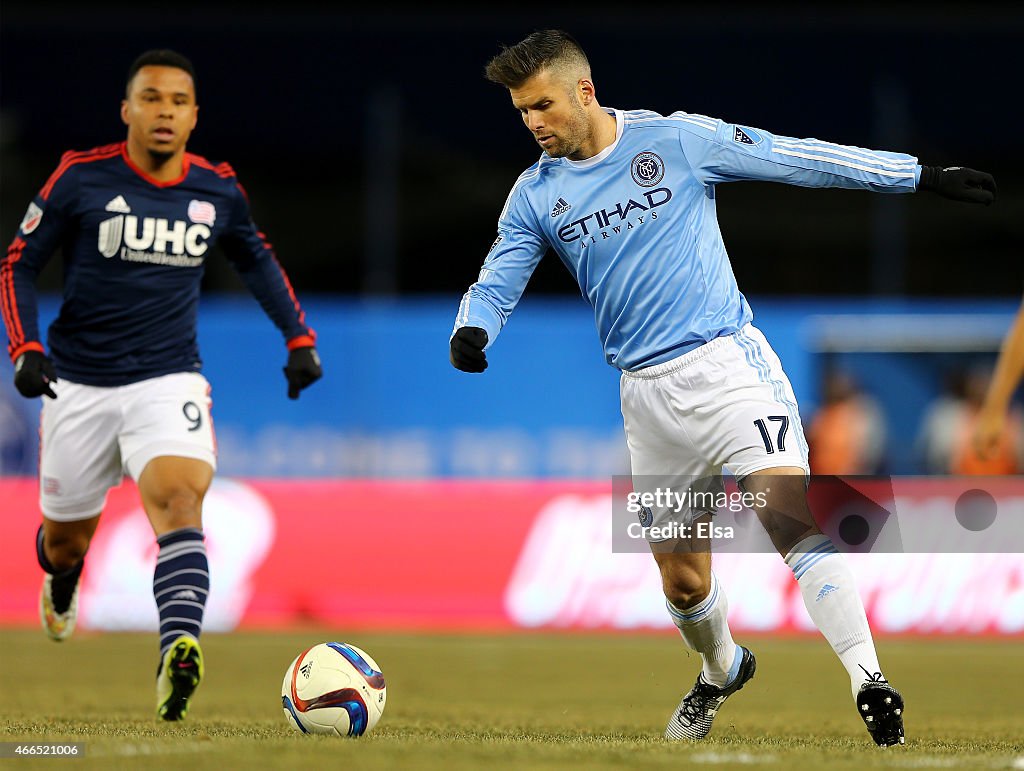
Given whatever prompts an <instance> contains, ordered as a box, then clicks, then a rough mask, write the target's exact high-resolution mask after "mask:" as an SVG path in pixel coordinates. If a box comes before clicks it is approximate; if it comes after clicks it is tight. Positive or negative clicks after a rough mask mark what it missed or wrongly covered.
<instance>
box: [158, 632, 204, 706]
mask: <svg viewBox="0 0 1024 771" xmlns="http://www.w3.org/2000/svg"><path fill="white" fill-rule="evenodd" d="M202 679H203V651H202V649H201V648H200V647H199V643H198V642H197V641H196V640H195V639H193V638H192V637H189V636H188V635H182V636H181V637H179V638H178V639H177V640H175V641H174V642H173V643H171V647H170V648H168V650H167V653H165V654H164V657H163V659H162V660H161V662H160V669H159V670H158V671H157V674H156V714H157V716H158V717H159V718H160V719H161V720H181V719H182V718H183V717H185V714H186V713H187V712H188V700H189V698H190V697H191V696H192V694H193V693H194V692H195V690H196V688H197V687H199V683H200V681H202Z"/></svg>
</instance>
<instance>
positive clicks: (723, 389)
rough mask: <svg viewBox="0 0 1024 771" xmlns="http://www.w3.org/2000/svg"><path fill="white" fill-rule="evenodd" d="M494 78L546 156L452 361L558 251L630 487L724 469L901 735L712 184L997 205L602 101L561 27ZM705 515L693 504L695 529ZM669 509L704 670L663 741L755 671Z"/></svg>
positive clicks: (818, 144) (668, 585)
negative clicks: (815, 497) (600, 369)
mask: <svg viewBox="0 0 1024 771" xmlns="http://www.w3.org/2000/svg"><path fill="white" fill-rule="evenodd" d="M487 77H488V79H490V80H491V81H493V82H495V83H498V84H501V85H503V86H505V87H506V88H508V90H509V92H510V94H511V97H512V104H513V106H514V107H515V108H516V110H518V111H519V114H520V116H521V118H522V120H523V123H524V124H525V125H526V127H527V129H529V131H530V133H531V134H533V136H534V138H535V140H536V141H537V143H538V144H539V145H540V146H541V148H542V149H543V151H544V152H543V154H542V155H541V157H540V160H538V161H537V163H535V164H534V165H533V166H531V167H530V168H529V169H527V170H526V171H525V172H523V174H522V175H520V177H519V179H518V180H517V181H516V183H515V185H513V187H512V191H511V192H510V193H509V196H508V200H507V201H506V203H505V206H504V208H503V210H502V212H501V216H500V218H499V220H498V237H497V239H496V240H495V241H494V244H493V246H492V247H491V250H490V252H489V254H488V255H487V258H486V260H485V262H484V265H483V269H482V270H481V271H480V276H479V279H478V280H477V282H476V283H475V284H473V285H472V286H471V287H470V289H469V291H468V292H467V293H466V295H465V296H464V297H463V299H462V303H461V305H460V307H459V312H458V317H457V319H456V322H455V330H454V332H453V334H452V338H451V353H450V356H451V362H452V364H453V365H454V366H455V367H456V368H458V369H460V370H463V371H466V372H482V371H483V370H484V369H486V367H487V358H486V353H485V349H486V348H488V347H489V346H490V345H492V344H493V343H494V340H495V338H496V337H497V336H498V333H499V332H500V331H501V328H502V327H503V326H504V324H505V322H506V321H507V320H508V317H509V314H511V312H512V310H513V308H515V305H516V303H517V302H518V301H519V298H520V296H521V295H522V293H523V290H524V288H525V286H526V282H527V281H528V280H529V278H530V275H531V274H532V272H533V270H534V268H535V267H536V265H537V263H538V262H539V261H540V259H541V257H542V256H543V255H544V253H545V252H546V251H547V250H548V249H552V250H553V251H554V252H555V253H556V254H558V256H559V257H560V258H561V260H562V262H563V263H565V265H566V267H567V268H568V269H569V270H570V271H571V272H572V274H573V275H574V276H575V277H576V280H577V281H578V282H579V285H580V289H581V290H582V292H583V295H584V297H585V298H586V299H587V300H588V302H589V303H590V304H591V306H592V307H593V309H594V315H595V318H596V322H597V328H598V333H599V334H600V336H601V341H602V344H603V346H604V353H605V358H606V359H607V361H608V363H609V364H611V365H612V366H613V367H616V368H617V369H619V370H621V372H622V380H621V400H622V415H623V420H624V424H625V431H626V441H627V444H628V446H629V452H630V461H631V467H632V473H633V479H634V486H637V485H640V486H643V484H645V482H644V481H643V480H650V479H653V478H663V477H666V476H668V477H686V478H692V479H697V480H710V482H708V483H707V484H709V485H710V487H709V488H708V489H714V488H715V487H716V486H717V489H719V490H720V489H721V483H722V482H721V472H722V469H723V468H725V469H726V470H728V471H729V472H731V473H732V474H733V475H734V476H735V477H736V479H737V480H738V481H739V483H740V484H741V486H742V487H743V489H744V490H745V491H746V492H747V493H749V494H750V495H751V498H752V499H753V500H754V501H756V502H758V503H755V506H754V509H755V511H756V512H757V514H758V517H759V519H760V520H761V522H762V524H763V525H764V526H765V528H766V529H767V531H768V534H769V536H770V537H771V539H772V543H773V544H774V546H775V548H776V549H778V551H779V553H780V554H781V555H782V556H783V557H784V558H785V561H786V564H787V565H789V566H790V567H791V568H792V569H793V572H794V576H795V577H796V579H797V581H798V583H799V586H800V590H801V594H802V596H803V598H804V604H805V606H806V608H807V611H808V613H809V615H810V617H811V619H812V620H813V621H814V623H815V624H816V625H817V627H818V629H820V630H821V632H822V634H823V635H824V636H825V638H826V639H827V640H828V642H829V643H830V644H831V646H832V648H833V650H834V651H835V652H836V654H837V655H838V656H839V659H840V661H841V662H842V664H843V666H844V667H845V668H846V670H847V672H848V673H849V675H850V683H851V690H852V693H853V697H854V700H855V702H856V704H857V709H858V713H859V714H860V715H861V717H862V718H863V720H864V722H865V724H866V726H867V728H868V731H869V732H870V734H871V736H872V738H873V739H874V740H875V742H876V743H878V744H879V745H883V746H888V745H892V744H902V743H903V741H904V738H903V718H902V711H903V699H902V697H901V696H900V694H899V693H898V692H897V691H896V689H895V688H893V687H892V686H891V685H890V684H889V683H888V682H887V681H886V679H885V678H884V677H883V675H882V673H881V667H880V666H879V664H878V658H877V656H876V653H875V646H874V642H873V640H872V637H871V630H870V628H869V627H868V622H867V617H866V615H865V612H864V606H863V603H862V602H861V599H860V597H859V595H858V593H857V590H856V588H855V586H854V579H853V575H852V573H851V571H850V569H849V567H848V566H847V564H846V561H845V559H844V558H843V556H842V555H841V554H840V553H839V552H838V551H837V550H836V548H835V546H834V545H833V543H832V542H831V540H830V539H829V538H828V537H827V536H825V535H823V534H822V533H821V531H820V530H819V529H818V527H817V526H816V525H815V524H814V519H813V517H812V516H811V513H810V511H809V509H808V506H807V499H806V479H807V476H808V474H809V473H810V470H809V467H808V463H807V445H806V442H805V441H804V436H803V429H802V427H801V424H800V416H799V413H798V411H797V405H796V400H795V398H794V396H793V389H792V388H791V386H790V383H789V380H788V379H787V377H786V374H785V373H784V372H783V370H782V366H781V364H780V363H779V360H778V357H777V356H776V355H775V353H774V352H773V351H772V349H771V346H770V345H769V344H768V342H767V340H765V338H764V336H763V335H762V334H761V333H760V331H758V330H757V328H755V327H754V326H753V325H752V324H751V321H752V319H753V314H752V313H751V310H750V307H749V305H748V304H747V301H746V300H745V299H744V297H743V295H742V294H741V293H740V291H739V289H738V288H737V286H736V279H735V277H734V276H733V272H732V268H731V266H730V264H729V259H728V255H727V253H726V250H725V245H724V244H723V242H722V234H721V232H720V230H719V227H718V220H717V215H716V210H715V207H716V202H715V190H716V186H717V185H718V184H719V183H722V182H731V181H736V180H761V181H769V182H785V183H789V184H793V185H801V186H804V187H845V188H861V189H865V190H873V191H876V192H881V193H912V192H915V191H917V190H932V191H934V192H937V193H939V194H941V195H944V196H946V197H948V198H953V199H957V200H962V201H970V202H976V203H991V202H992V200H993V199H994V194H995V183H994V181H993V180H992V178H991V176H989V175H988V174H984V173H981V172H977V171H973V170H971V169H966V168H960V167H954V168H946V169H943V168H938V167H929V166H924V167H922V166H920V165H919V164H918V163H917V159H916V158H914V157H912V156H909V155H903V154H902V153H892V152H876V151H872V150H865V149H862V148H858V147H847V146H843V145H836V144H832V143H829V142H822V141H819V140H817V139H793V138H789V137H782V136H777V135H773V134H771V133H769V132H767V131H763V130H761V129H754V128H751V127H748V126H741V125H735V124H730V123H725V122H723V121H721V120H718V119H715V118H709V117H706V116H703V115H694V114H689V113H685V112H676V113H672V114H671V115H668V116H662V115H659V114H658V113H655V112H651V111H649V110H614V109H608V108H604V107H602V106H601V105H600V104H598V101H597V95H596V91H595V87H594V81H593V79H592V76H591V72H590V65H589V62H588V61H587V57H586V55H585V54H584V52H583V50H582V49H581V48H580V46H579V45H578V44H577V43H576V41H574V40H573V39H572V38H571V37H570V36H568V35H567V34H565V33H564V32H561V31H558V30H545V31H540V32H535V33H533V34H532V35H530V36H529V37H527V38H526V39H524V40H523V41H521V42H520V43H518V44H516V45H514V46H511V47H507V48H504V49H503V50H502V51H501V52H500V53H499V54H498V55H497V56H495V57H494V58H493V59H492V60H491V61H490V63H489V64H488V65H487ZM762 501H763V504H761V503H760V502H762ZM711 513H713V512H710V511H708V510H707V509H704V510H700V509H698V510H691V511H688V512H686V515H687V523H690V524H692V522H693V521H695V520H697V519H701V520H702V521H703V520H704V519H705V518H707V517H708V516H710V515H711ZM671 514H672V512H671V511H669V510H668V509H667V508H665V509H661V510H652V509H647V510H645V511H644V518H645V520H646V521H644V522H643V524H644V525H645V526H646V532H648V533H651V534H652V535H650V536H649V537H648V540H649V541H650V542H651V549H652V552H653V553H654V558H655V560H656V561H657V564H658V567H659V569H660V571H661V576H662V582H663V586H664V592H665V596H666V604H667V608H668V612H669V614H670V615H671V617H672V620H673V622H674V623H675V625H676V626H677V627H678V628H679V631H680V634H681V635H682V638H683V640H684V641H685V642H686V644H687V645H688V646H689V647H690V648H692V649H693V650H696V651H698V652H699V653H700V654H701V655H702V658H703V668H702V670H701V672H700V674H699V675H698V677H697V682H696V684H695V685H694V687H693V688H692V689H691V690H690V691H689V692H688V693H687V694H686V695H685V696H684V697H683V699H682V702H681V703H680V705H679V707H678V708H677V709H676V710H675V712H673V714H672V716H671V718H670V720H669V723H668V726H667V728H666V730H665V736H666V738H669V739H702V738H704V737H705V736H706V735H707V734H708V732H709V731H710V729H711V724H712V721H713V719H714V716H715V714H716V713H717V711H718V709H719V707H720V706H721V705H722V703H723V702H724V701H725V700H726V698H728V697H729V696H730V695H731V694H733V693H735V692H736V691H737V690H739V689H740V688H741V687H742V686H743V685H744V683H746V682H747V681H748V680H750V678H751V677H753V675H754V669H755V660H754V655H753V654H752V653H751V652H750V651H749V650H748V649H747V648H744V647H741V646H739V645H737V644H736V643H735V642H734V641H733V638H732V635H731V633H730V631H729V625H728V621H727V612H728V605H727V601H726V595H725V589H724V588H723V587H722V586H721V585H720V584H719V583H718V581H717V579H716V578H715V575H714V573H713V571H712V570H711V556H710V553H709V551H708V550H706V549H696V550H692V549H691V550H687V549H686V548H685V546H686V545H685V544H681V543H679V542H678V541H673V540H668V539H658V538H655V537H653V536H654V534H656V532H657V529H658V528H657V526H658V525H659V524H668V518H669V516H670V515H671ZM677 524H679V523H678V522H677Z"/></svg>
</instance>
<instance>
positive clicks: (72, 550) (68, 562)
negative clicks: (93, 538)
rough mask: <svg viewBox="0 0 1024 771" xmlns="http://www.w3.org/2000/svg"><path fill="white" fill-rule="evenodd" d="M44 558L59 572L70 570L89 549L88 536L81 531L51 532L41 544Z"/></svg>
mask: <svg viewBox="0 0 1024 771" xmlns="http://www.w3.org/2000/svg"><path fill="white" fill-rule="evenodd" d="M43 547H44V549H45V550H46V559H48V560H49V561H50V564H51V565H53V567H54V569H55V570H57V572H59V573H63V572H64V571H65V570H70V569H71V568H73V567H74V566H75V565H77V564H78V563H79V562H81V561H82V558H83V557H85V553H86V552H87V551H89V537H88V536H87V535H84V534H82V533H68V534H51V535H49V536H47V538H46V540H45V541H44V544H43Z"/></svg>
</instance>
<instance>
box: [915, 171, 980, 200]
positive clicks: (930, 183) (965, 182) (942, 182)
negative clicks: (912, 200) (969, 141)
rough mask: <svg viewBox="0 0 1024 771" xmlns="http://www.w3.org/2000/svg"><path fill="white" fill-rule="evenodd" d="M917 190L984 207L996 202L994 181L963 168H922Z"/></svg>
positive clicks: (978, 172) (977, 172)
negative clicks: (983, 205) (979, 204)
mask: <svg viewBox="0 0 1024 771" xmlns="http://www.w3.org/2000/svg"><path fill="white" fill-rule="evenodd" d="M917 189H918V190H930V191H931V192H933V193H938V194H939V195H941V196H942V197H943V198H950V199H952V200H954V201H965V202H967V203H983V204H985V205H986V206H988V205H989V204H991V203H992V202H993V201H995V200H996V181H995V179H993V178H992V175H991V174H987V173H985V172H984V171H975V170H974V169H968V168H967V167H965V166H947V167H946V168H942V167H941V166H922V167H921V179H920V180H919V181H918V183H917Z"/></svg>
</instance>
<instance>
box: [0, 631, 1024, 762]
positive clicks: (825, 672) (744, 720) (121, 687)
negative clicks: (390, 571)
mask: <svg viewBox="0 0 1024 771" xmlns="http://www.w3.org/2000/svg"><path fill="white" fill-rule="evenodd" d="M330 640H343V641H347V642H351V643H353V644H355V645H358V646H360V647H362V648H363V649H364V650H366V651H367V652H368V653H370V655H371V656H373V657H374V658H375V659H376V660H377V662H378V664H380V666H381V668H382V669H383V671H384V675H385V678H386V679H387V684H388V704H387V709H386V710H385V712H384V717H383V718H382V720H381V722H380V724H379V725H378V726H377V728H376V729H375V730H374V731H373V732H372V733H371V734H368V735H367V736H365V737H363V738H361V739H356V740H347V739H334V738H329V737H316V736H312V737H311V736H303V735H301V734H299V733H297V732H294V731H293V730H292V729H291V728H289V727H288V725H287V724H286V723H285V719H284V717H283V714H282V711H281V702H280V696H279V694H280V686H281V679H282V677H283V675H284V670H285V668H286V667H287V666H288V664H289V662H290V661H291V660H292V658H294V656H296V655H297V654H298V653H299V652H300V651H302V650H303V649H304V648H306V647H308V646H309V645H311V644H313V643H316V642H325V641H330ZM740 641H741V642H743V643H744V644H747V645H748V646H749V647H751V648H752V649H753V650H754V652H755V653H756V655H757V658H758V668H757V675H756V676H755V677H754V679H753V680H752V681H751V682H750V683H749V684H748V685H747V686H746V687H745V688H744V689H743V690H742V691H740V692H739V693H738V694H736V695H735V696H733V697H732V698H731V699H730V701H729V702H728V703H727V704H726V705H725V707H723V709H722V711H721V712H720V713H719V716H718V718H717V720H716V723H715V727H714V729H713V730H712V733H711V736H710V737H709V738H708V739H707V740H705V741H703V742H700V743H692V744H691V743H687V744H670V743H667V742H665V741H663V740H662V739H661V732H662V730H663V728H664V725H665V721H666V719H667V717H668V715H669V714H670V713H671V711H672V709H673V708H674V707H675V706H676V704H677V703H678V700H679V698H680V696H681V694H682V693H683V692H684V691H685V690H687V689H689V687H690V685H691V684H692V682H693V679H694V677H695V676H696V673H697V669H698V666H699V664H698V662H699V659H698V657H697V656H696V655H687V653H686V651H685V649H684V648H683V645H682V642H681V641H680V640H679V639H678V638H677V637H674V636H673V635H669V634H664V635H662V634H644V635H621V634H575V633H566V634H540V633H518V634H503V635H450V636H449V635H444V636H442V635H418V634H409V633H402V634H368V633H363V632H358V633H357V632H346V631H344V630H323V629H320V630H310V631H308V632H305V633H298V634H296V633H288V634H276V633H275V634H271V633H251V632H247V633H237V634H230V635H215V634H210V635H207V636H206V637H204V639H203V649H204V652H205V655H206V679H205V681H204V682H203V684H202V686H201V687H200V689H199V691H197V693H196V696H195V697H194V699H193V704H192V708H191V710H190V713H189V716H188V719H187V720H186V721H185V722H183V723H180V724H169V725H164V724H158V723H157V722H156V721H155V719H154V718H153V717H152V715H153V701H154V688H153V677H154V672H155V668H156V655H155V652H154V648H155V646H156V638H155V635H137V634H95V633H94V634H83V633H78V634H76V636H75V638H73V639H72V640H70V641H68V642H66V643H60V644H58V643H51V642H50V641H48V640H47V639H45V638H44V636H43V634H42V632H41V631H34V630H9V629H7V630H0V651H2V653H0V657H2V666H0V694H2V698H0V725H2V726H3V729H2V731H0V741H15V740H18V741H21V740H26V741H33V742H42V741H50V742H54V741H80V742H85V744H86V749H85V752H86V755H85V757H84V758H80V759H75V760H71V759H61V760H56V759H54V760H49V761H39V760H4V761H0V763H2V764H4V765H5V766H6V765H11V766H12V767H16V765H17V764H25V765H35V764H37V763H40V762H42V763H45V764H46V765H48V766H55V765H57V766H58V767H71V768H76V769H86V768H90V769H91V768H97V769H99V768H146V769H158V768H168V769H170V768H174V769H181V768H186V769H189V771H196V770H198V769H218V771H230V770H231V769H235V768H246V769H250V768H282V769H321V768H354V769H395V768H410V769H412V768H416V769H421V768H427V769H429V768H438V769H445V771H461V770H462V769H481V768H484V769H487V770H488V771H493V770H494V769H567V768H580V769H584V768H585V769H606V768H608V769H610V768H645V769H646V768H651V769H662V768H664V769H682V768H697V767H701V768H703V767H707V768H749V767H762V768H801V769H818V768H904V769H905V768H1024V739H1022V736H1024V709H1022V707H1021V690H1022V688H1021V685H1022V684H1024V645H1022V644H1021V640H1020V639H1019V638H1018V639H1015V640H1011V641H997V640H977V641H974V640H938V639H900V640H882V641H881V642H880V643H879V654H880V658H881V659H882V661H883V664H884V666H885V669H886V674H887V676H888V677H890V678H891V679H892V681H893V683H894V684H895V685H896V686H897V687H898V688H900V690H901V691H902V692H903V694H904V697H905V698H906V701H907V708H906V726H907V744H906V745H905V746H903V747H895V748H889V749H886V750H882V749H879V748H877V747H875V746H874V744H873V743H871V742H870V740H869V738H868V735H867V732H866V731H865V730H864V728H863V726H862V724H861V722H860V720H859V718H858V717H857V714H856V710H855V708H854V706H853V702H852V699H851V698H850V693H849V686H848V681H847V678H846V674H845V672H844V671H843V669H842V667H841V666H840V664H839V662H838V660H837V659H836V658H835V656H834V655H833V654H832V652H831V651H830V650H829V649H828V647H827V645H826V644H825V642H824V641H823V640H821V639H818V638H811V637H795V638H775V637H750V638H745V637H742V636H741V639H740ZM64 764H67V766H65V765H64Z"/></svg>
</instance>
